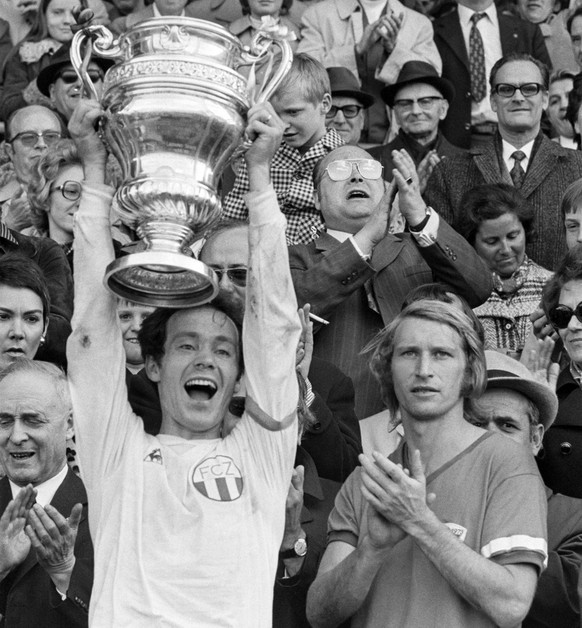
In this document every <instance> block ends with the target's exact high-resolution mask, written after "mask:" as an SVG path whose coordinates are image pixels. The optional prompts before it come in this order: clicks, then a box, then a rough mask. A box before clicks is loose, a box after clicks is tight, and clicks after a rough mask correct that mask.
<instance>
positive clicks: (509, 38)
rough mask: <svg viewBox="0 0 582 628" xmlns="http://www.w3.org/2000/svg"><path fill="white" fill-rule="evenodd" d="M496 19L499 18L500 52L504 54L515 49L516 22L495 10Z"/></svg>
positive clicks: (516, 38)
mask: <svg viewBox="0 0 582 628" xmlns="http://www.w3.org/2000/svg"><path fill="white" fill-rule="evenodd" d="M497 19H498V20H499V39H500V41H501V52H502V53H503V54H504V55H505V54H508V53H509V52H513V51H514V50H516V44H517V41H518V39H519V33H518V32H517V28H516V24H515V22H514V21H513V20H508V19H506V17H505V16H504V15H503V14H501V13H499V11H497Z"/></svg>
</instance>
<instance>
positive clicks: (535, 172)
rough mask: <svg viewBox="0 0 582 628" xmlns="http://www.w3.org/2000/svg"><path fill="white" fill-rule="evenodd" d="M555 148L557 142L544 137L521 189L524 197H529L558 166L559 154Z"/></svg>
mask: <svg viewBox="0 0 582 628" xmlns="http://www.w3.org/2000/svg"><path fill="white" fill-rule="evenodd" d="M554 148H555V142H552V141H551V140H546V139H545V138H542V140H541V142H540V145H539V146H538V149H537V151H536V152H535V153H534V155H533V159H532V160H531V162H530V164H529V166H528V169H527V172H526V173H525V179H524V181H523V185H522V186H521V189H520V193H521V195H522V196H523V197H524V198H528V196H530V195H531V194H532V192H534V191H535V190H536V189H537V188H538V187H539V186H540V185H541V184H542V183H543V181H544V179H545V178H546V177H547V176H548V174H549V173H550V172H552V170H553V169H554V168H555V167H556V164H557V162H558V155H557V154H556V152H555V151H554Z"/></svg>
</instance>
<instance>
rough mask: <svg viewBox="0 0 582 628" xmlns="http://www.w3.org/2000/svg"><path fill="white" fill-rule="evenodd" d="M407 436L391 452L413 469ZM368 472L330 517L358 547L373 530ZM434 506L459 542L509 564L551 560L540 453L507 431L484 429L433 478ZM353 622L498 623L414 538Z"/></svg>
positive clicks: (462, 626)
mask: <svg viewBox="0 0 582 628" xmlns="http://www.w3.org/2000/svg"><path fill="white" fill-rule="evenodd" d="M406 452H407V447H406V443H405V442H404V441H403V442H402V443H401V444H400V445H399V447H398V449H397V450H396V451H395V452H394V453H393V454H391V455H390V456H389V458H390V459H391V460H392V461H393V462H395V463H400V464H402V465H403V467H405V468H406V467H408V464H407V460H406ZM360 475H361V470H360V469H356V470H355V471H354V472H353V473H352V475H351V476H350V477H349V478H348V479H347V480H346V483H345V484H344V486H343V487H342V489H341V491H340V493H339V494H338V497H337V498H336V504H335V508H334V510H333V511H332V513H331V515H330V519H329V529H328V533H329V534H328V540H329V541H330V542H331V541H344V542H346V543H349V544H350V545H353V546H354V547H357V546H358V541H359V539H362V538H363V537H364V536H365V534H366V532H367V516H366V511H367V508H368V505H367V502H366V501H365V499H364V497H363V496H362V491H361V488H360V487H361V480H360ZM426 491H427V493H435V495H436V500H435V502H434V503H433V504H432V505H431V509H432V510H433V511H434V512H435V514H436V515H437V516H438V518H439V519H440V520H441V521H442V522H443V523H445V524H446V525H447V526H448V527H449V528H450V530H451V534H454V535H455V536H456V537H457V538H458V540H459V543H465V544H466V545H468V546H469V547H470V548H471V549H473V550H475V551H476V552H478V553H479V554H481V555H482V556H484V557H485V558H488V559H490V560H494V561H496V562H498V563H501V564H510V563H530V564H532V565H534V566H535V567H536V568H537V569H538V570H539V571H541V570H542V568H543V566H544V563H545V561H546V560H547V543H546V538H547V535H546V496H545V490H544V486H543V484H542V481H541V479H540V476H539V473H538V471H537V467H536V464H535V461H534V459H533V456H532V455H531V454H530V453H529V452H527V451H526V450H525V449H524V447H523V446H521V445H519V444H517V443H515V442H513V441H512V440H511V439H509V438H507V437H506V436H502V435H500V434H493V433H491V432H484V434H483V436H481V437H480V438H479V439H477V441H475V442H474V443H473V444H472V445H470V446H469V447H468V448H467V449H465V450H464V451H462V452H461V453H460V454H458V455H457V456H455V457H454V458H453V459H452V460H449V461H448V462H447V463H445V464H444V465H443V466H442V467H441V468H440V469H437V470H436V471H434V472H433V473H431V474H430V475H429V476H428V477H427V478H426ZM351 626H352V628H361V627H364V626H365V627H366V628H419V627H421V626H422V628H429V627H434V628H443V627H444V626H446V628H468V627H470V628H493V627H494V624H493V622H492V621H491V620H490V619H488V618H487V617H486V616H485V615H484V614H483V613H481V612H480V611H478V610H477V609H476V608H474V607H473V606H472V605H470V604H469V603H468V602H466V601H465V600H464V599H463V598H462V597H461V596H460V595H459V594H458V593H457V592H456V591H455V590H454V589H453V588H452V587H451V586H450V585H449V583H448V582H447V581H446V580H445V578H444V577H443V576H441V574H440V572H439V571H438V570H437V569H436V567H435V566H434V565H433V564H432V563H431V562H430V560H429V559H428V558H427V557H426V556H425V554H424V553H423V552H422V551H421V549H420V548H419V547H418V546H417V545H416V544H415V543H414V541H413V540H412V538H411V537H409V536H407V537H405V538H404V539H403V540H402V541H400V542H399V543H397V544H396V545H395V546H394V548H393V549H392V551H391V552H390V555H389V557H388V558H387V559H386V561H385V562H384V564H383V565H382V567H380V570H379V571H378V573H377V575H376V578H375V579H374V582H373V583H372V587H371V588H370V591H369V593H368V596H367V597H366V600H365V601H364V604H363V605H362V606H361V607H360V609H359V610H358V612H357V613H356V614H355V615H354V617H353V618H352V623H351Z"/></svg>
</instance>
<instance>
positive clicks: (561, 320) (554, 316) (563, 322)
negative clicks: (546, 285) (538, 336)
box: [548, 302, 582, 329]
mask: <svg viewBox="0 0 582 628" xmlns="http://www.w3.org/2000/svg"><path fill="white" fill-rule="evenodd" d="M572 316H575V317H576V318H577V319H578V320H579V321H580V322H581V323H582V302H580V303H578V305H577V306H576V307H575V308H574V309H572V308H571V307H568V306H567V305H556V307H553V308H552V309H551V310H550V312H549V314H548V317H549V319H550V323H552V325H553V326H554V327H555V328H556V329H566V327H568V325H569V324H570V321H571V320H572Z"/></svg>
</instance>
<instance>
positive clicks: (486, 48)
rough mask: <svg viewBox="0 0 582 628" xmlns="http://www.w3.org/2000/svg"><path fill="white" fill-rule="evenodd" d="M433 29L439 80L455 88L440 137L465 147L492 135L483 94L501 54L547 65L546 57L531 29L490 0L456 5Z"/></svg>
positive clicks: (493, 120)
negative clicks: (526, 55) (440, 65)
mask: <svg viewBox="0 0 582 628" xmlns="http://www.w3.org/2000/svg"><path fill="white" fill-rule="evenodd" d="M433 26H434V40H435V43H436V45H437V48H438V50H439V53H440V56H441V59H442V63H443V78H446V79H448V80H450V81H452V82H453V83H454V85H455V89H456V96H455V98H454V100H453V101H452V103H451V106H450V109H449V115H448V117H447V119H446V120H445V122H444V124H443V133H444V134H445V137H446V138H447V139H448V140H449V141H450V142H452V143H453V144H456V145H457V146H460V147H461V148H469V147H470V146H471V145H477V143H480V142H482V141H483V140H486V139H488V137H489V136H492V135H493V134H494V133H495V130H496V122H497V119H496V117H495V112H494V111H492V109H491V107H490V105H489V98H488V96H489V90H488V89H487V76H488V74H489V72H490V71H491V68H492V67H493V64H494V63H495V62H496V61H497V60H498V59H500V58H501V57H502V56H503V55H507V54H509V53H511V52H524V53H529V54H531V55H532V56H534V57H535V58H536V59H539V60H540V61H542V62H543V63H546V64H547V65H548V66H551V61H550V56H549V54H548V51H547V49H546V45H545V43H544V37H543V35H542V32H541V31H540V28H539V26H538V25H537V24H531V23H529V22H526V21H525V20H522V19H520V18H518V17H514V16H512V15H506V14H505V13H501V11H498V9H497V8H496V6H495V4H494V3H493V0H458V6H457V7H456V8H455V9H454V10H453V11H451V12H450V13H447V14H446V15H444V16H443V17H441V18H439V19H438V20H436V21H435V22H434V25H433Z"/></svg>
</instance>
